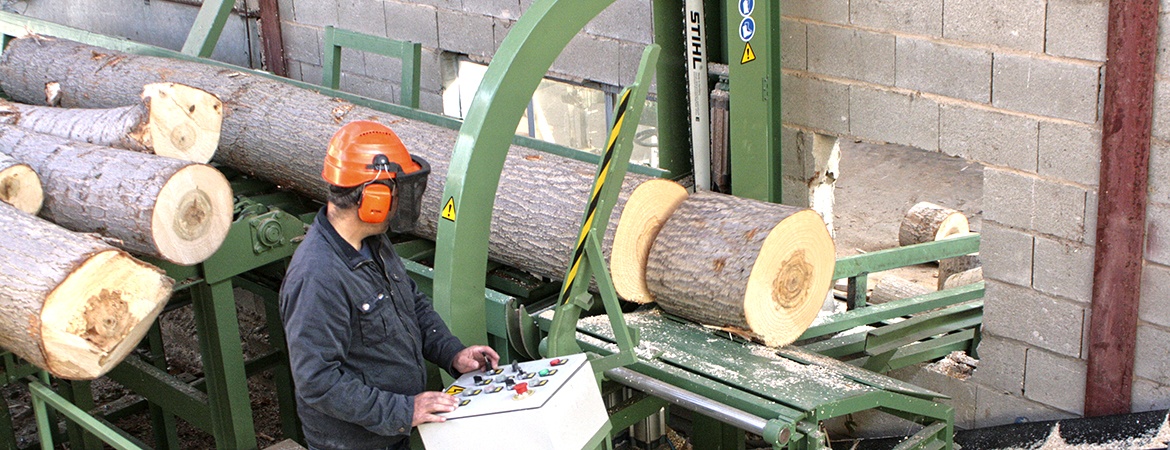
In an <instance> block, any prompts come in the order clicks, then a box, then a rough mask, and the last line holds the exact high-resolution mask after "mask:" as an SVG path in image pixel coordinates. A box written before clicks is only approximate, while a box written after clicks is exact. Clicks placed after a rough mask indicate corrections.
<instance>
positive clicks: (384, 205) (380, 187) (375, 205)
mask: <svg viewBox="0 0 1170 450" xmlns="http://www.w3.org/2000/svg"><path fill="white" fill-rule="evenodd" d="M393 203H394V192H393V191H392V190H391V189H390V186H387V185H385V184H381V183H370V184H367V185H366V186H365V187H364V188H362V198H361V201H360V203H358V217H359V218H361V219H362V222H367V223H382V222H383V221H385V220H386V216H388V215H390V208H391V207H392V206H393Z"/></svg>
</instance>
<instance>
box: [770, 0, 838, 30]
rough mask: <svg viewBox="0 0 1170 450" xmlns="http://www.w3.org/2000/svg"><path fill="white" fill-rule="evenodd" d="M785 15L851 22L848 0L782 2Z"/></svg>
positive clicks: (832, 21) (834, 21)
mask: <svg viewBox="0 0 1170 450" xmlns="http://www.w3.org/2000/svg"><path fill="white" fill-rule="evenodd" d="M780 13H781V14H782V15H784V16H785V17H792V18H800V19H812V20H816V21H819V22H831V23H838V24H842V25H844V24H848V23H849V1H848V0H791V1H787V2H780Z"/></svg>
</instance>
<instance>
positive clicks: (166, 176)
mask: <svg viewBox="0 0 1170 450" xmlns="http://www.w3.org/2000/svg"><path fill="white" fill-rule="evenodd" d="M0 152H3V153H7V154H8V155H10V156H12V157H14V158H16V159H18V160H20V161H24V162H25V163H27V164H28V165H29V166H30V167H32V168H33V170H35V171H36V172H37V173H38V174H40V175H41V178H42V180H43V181H44V185H45V205H44V209H43V210H42V211H41V215H42V216H43V217H45V218H46V219H48V220H50V221H52V222H54V223H56V224H58V225H61V226H63V227H65V228H68V229H70V230H73V231H78V232H83V233H98V234H101V235H102V236H103V237H105V238H107V239H108V242H111V243H113V244H114V245H117V246H118V247H121V248H123V249H125V250H128V251H130V252H133V253H138V254H142V255H148V256H154V257H159V258H162V259H165V260H167V261H171V262H174V263H176V264H182V265H191V264H197V263H200V262H203V261H204V260H206V259H207V258H208V257H209V256H211V254H213V253H215V251H216V250H217V249H219V246H220V245H221V244H222V243H223V240H224V238H225V237H226V236H227V231H228V228H229V227H230V226H231V221H232V212H233V211H232V210H233V207H234V205H233V201H232V190H231V185H230V184H228V181H227V179H226V178H224V176H223V174H222V173H220V172H219V171H218V170H216V169H215V168H213V167H211V166H208V165H206V164H198V163H193V162H190V161H181V160H177V159H173V158H164V157H161V156H156V155H148V154H145V153H136V152H127V151H123V150H118V149H113V148H109V147H101V146H97V145H93V144H87V143H84V142H77V141H70V140H68V139H65V138H60V137H56V136H49V135H47V134H40V133H34V132H31V131H27V130H24V129H21V128H18V127H15V126H12V125H0Z"/></svg>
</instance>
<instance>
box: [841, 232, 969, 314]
mask: <svg viewBox="0 0 1170 450" xmlns="http://www.w3.org/2000/svg"><path fill="white" fill-rule="evenodd" d="M979 241H980V235H979V234H967V235H963V236H959V237H952V238H946V239H941V240H938V241H934V242H927V243H924V244H915V245H908V246H905V247H898V248H892V249H887V250H880V251H876V252H873V253H866V254H862V255H854V256H846V257H844V258H841V259H838V260H837V266H836V268H835V269H834V270H833V280H840V279H842V278H848V279H849V287H848V292H847V297H848V299H847V302H848V303H849V309H856V308H860V307H862V306H865V292H866V285H867V284H868V281H867V280H868V278H867V277H868V276H869V274H871V273H874V272H881V271H883V270H890V269H896V268H899V267H906V266H912V265H915V264H923V263H928V262H932V261H938V260H940V259H946V258H954V257H956V256H963V255H969V254H972V253H977V252H979Z"/></svg>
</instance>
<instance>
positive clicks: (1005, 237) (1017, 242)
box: [979, 200, 1034, 286]
mask: <svg viewBox="0 0 1170 450" xmlns="http://www.w3.org/2000/svg"><path fill="white" fill-rule="evenodd" d="M984 201H986V200H984ZM982 233H983V237H982V241H981V242H980V244H979V255H980V259H982V260H983V276H984V277H986V278H990V279H994V280H999V281H1002V282H1005V283H1011V284H1014V285H1017V286H1031V285H1032V250H1033V239H1034V238H1033V237H1032V235H1030V234H1027V233H1023V232H1020V231H1019V230H1015V229H1012V228H1008V227H1005V226H1003V225H1000V224H998V223H995V222H991V221H984V222H983V230H982Z"/></svg>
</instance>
